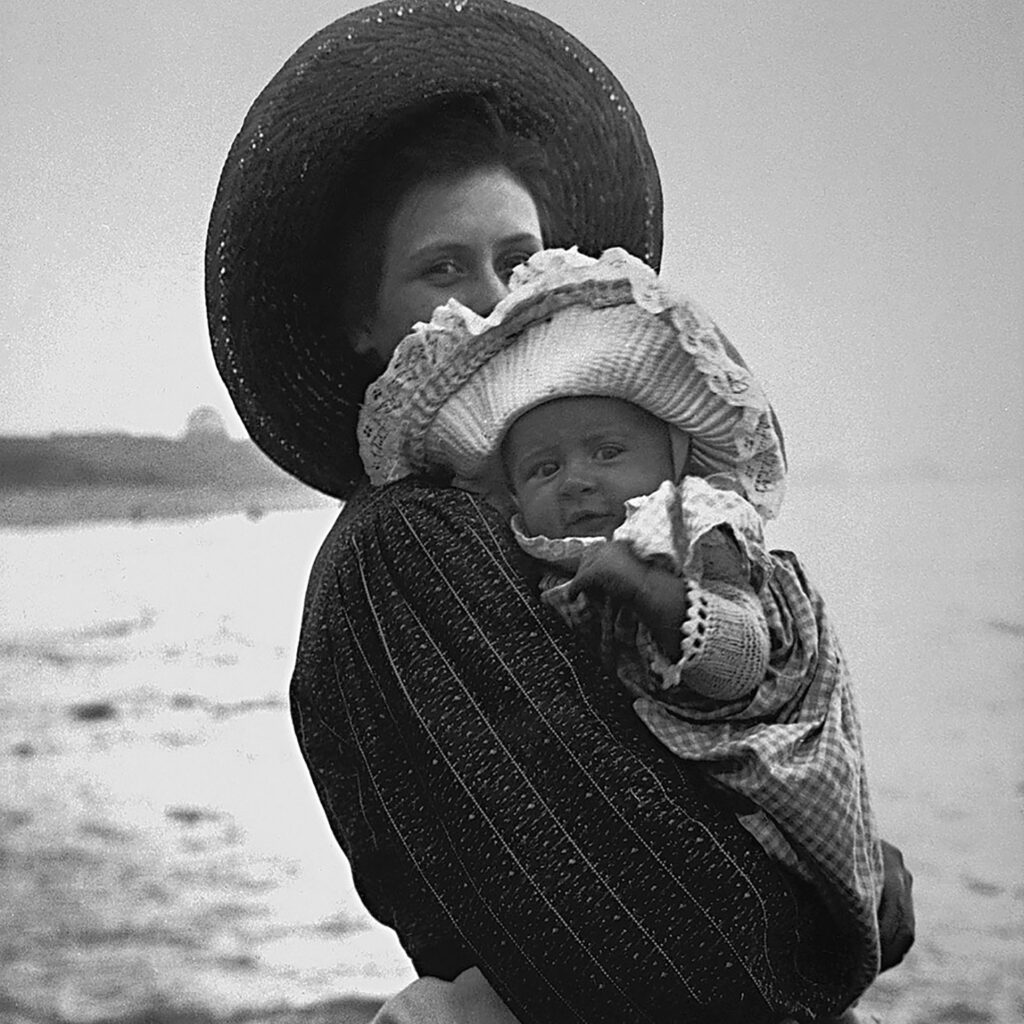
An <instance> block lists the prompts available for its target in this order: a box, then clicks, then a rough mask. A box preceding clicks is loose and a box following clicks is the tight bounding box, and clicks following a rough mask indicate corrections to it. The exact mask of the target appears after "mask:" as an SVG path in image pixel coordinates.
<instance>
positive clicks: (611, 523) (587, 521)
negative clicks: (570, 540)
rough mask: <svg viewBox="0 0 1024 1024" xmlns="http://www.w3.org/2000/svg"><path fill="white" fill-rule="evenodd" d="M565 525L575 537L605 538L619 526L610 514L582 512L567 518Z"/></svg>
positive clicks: (574, 513)
mask: <svg viewBox="0 0 1024 1024" xmlns="http://www.w3.org/2000/svg"><path fill="white" fill-rule="evenodd" d="M565 525H566V529H567V531H568V533H569V534H570V535H571V536H574V537H599V536H601V537H603V536H610V535H611V532H612V531H613V530H614V529H615V527H616V526H618V525H619V524H618V522H616V517H615V516H613V515H612V514H611V513H609V512H591V511H581V512H573V513H572V514H571V515H569V516H566V519H565Z"/></svg>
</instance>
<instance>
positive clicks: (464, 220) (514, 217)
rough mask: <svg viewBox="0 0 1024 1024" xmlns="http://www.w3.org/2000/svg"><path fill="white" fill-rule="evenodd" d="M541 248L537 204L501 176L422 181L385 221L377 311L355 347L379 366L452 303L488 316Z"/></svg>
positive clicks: (487, 173)
mask: <svg viewBox="0 0 1024 1024" xmlns="http://www.w3.org/2000/svg"><path fill="white" fill-rule="evenodd" d="M541 248H543V242H542V239H541V229H540V220H539V218H538V215H537V205H536V203H535V202H534V201H533V197H532V196H531V195H530V193H529V192H527V191H526V189H525V188H523V186H522V185H520V184H519V182H518V181H516V180H515V178H513V177H512V175H511V174H509V173H508V172H507V171H505V170H502V169H487V170H478V171H472V172H470V173H469V174H468V175H466V176H464V177H459V178H444V179H437V180H431V181H426V182H423V183H422V184H421V185H418V186H416V187H415V188H414V189H413V190H412V191H411V192H409V194H408V195H406V196H405V197H404V198H403V199H402V201H401V203H399V205H398V208H397V210H396V211H395V215H394V217H393V218H392V220H391V224H390V225H389V228H388V234H387V239H386V242H385V248H384V260H383V265H382V270H381V279H380V286H379V288H378V290H377V305H376V312H375V313H374V315H373V318H372V320H371V322H370V323H368V324H367V325H366V326H365V327H364V328H363V329H361V330H360V331H359V332H358V333H357V334H356V336H355V337H354V338H353V342H352V344H353V348H355V350H356V351H357V352H359V353H362V354H364V355H370V356H371V357H372V356H376V357H377V358H378V359H379V360H380V365H381V366H382V367H383V366H385V365H386V364H387V361H388V360H389V359H390V358H391V354H392V352H394V350H395V347H396V346H397V345H398V343H399V341H401V340H402V338H404V337H405V335H406V334H408V333H409V329H410V328H411V327H412V325H413V324H414V323H417V322H418V321H421V320H429V319H430V317H431V314H432V313H433V312H434V310H435V309H436V308H437V307H438V306H441V305H443V304H444V303H446V302H447V301H448V300H449V299H450V298H456V299H458V300H459V302H461V303H463V305H466V306H469V307H470V309H472V310H473V311H474V312H476V313H479V314H481V315H486V314H487V313H489V312H490V311H491V310H492V309H493V308H494V306H495V305H496V304H497V302H498V300H499V299H501V298H503V297H504V296H505V295H506V294H507V293H508V279H509V275H510V274H511V273H512V270H513V269H514V268H515V267H516V266H518V265H519V264H520V263H524V262H525V261H526V260H527V259H528V258H529V257H530V256H531V255H533V253H535V252H538V251H539V250H540V249H541Z"/></svg>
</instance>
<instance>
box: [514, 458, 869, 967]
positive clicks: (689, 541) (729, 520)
mask: <svg viewBox="0 0 1024 1024" xmlns="http://www.w3.org/2000/svg"><path fill="white" fill-rule="evenodd" d="M519 522H520V520H516V521H515V524H514V532H515V535H516V540H517V541H518V543H519V545H520V547H522V548H523V549H524V550H525V551H527V552H528V553H529V554H532V555H533V556H534V557H544V556H545V554H546V555H547V556H548V558H549V560H550V561H551V562H552V563H553V564H555V565H559V566H561V567H562V568H563V569H565V568H566V567H567V566H570V565H571V564H572V562H573V557H575V560H576V561H577V562H578V560H579V554H580V552H581V551H582V550H583V549H584V548H586V547H588V546H591V545H593V544H601V543H604V541H603V539H602V538H560V539H559V540H557V541H551V540H549V539H548V538H544V537H540V538H538V537H532V538H531V537H526V536H525V535H524V534H523V533H522V531H521V529H519V528H518V524H519ZM723 525H728V526H729V528H730V531H731V533H732V535H733V536H734V537H735V538H736V539H737V540H738V541H739V543H740V547H741V549H742V552H743V558H741V557H740V549H739V548H737V547H736V546H735V545H733V544H722V543H717V542H716V541H721V540H722V539H723V538H722V533H721V529H720V528H721V527H722V526H723ZM614 538H615V539H616V540H626V541H628V542H629V543H630V545H631V546H632V547H633V550H634V551H636V552H637V554H638V555H640V556H641V557H644V558H647V559H662V560H663V561H665V562H666V563H668V564H670V565H672V566H673V568H674V569H675V571H677V572H679V573H680V575H682V574H684V573H685V574H686V575H687V577H688V578H689V579H691V580H693V581H694V583H696V584H697V587H698V592H699V593H700V594H701V595H702V596H704V598H705V601H708V600H710V599H711V598H715V599H717V604H718V606H719V607H720V608H721V609H722V614H721V615H720V616H718V619H717V621H716V622H715V623H714V625H715V629H714V630H712V631H709V632H708V634H707V637H706V644H705V647H704V650H703V651H702V652H701V653H700V657H699V658H694V657H693V653H692V650H688V648H687V641H688V640H689V639H690V637H689V636H688V630H691V629H692V622H691V621H690V618H689V617H688V620H687V621H686V622H685V623H684V624H683V634H684V643H683V649H684V657H683V659H682V661H681V662H679V663H676V664H674V665H673V664H672V663H670V662H669V661H668V659H666V658H665V657H664V655H662V654H661V653H660V651H659V650H658V648H657V645H656V644H655V642H654V641H653V639H652V638H651V637H650V636H649V634H648V633H647V632H646V630H644V628H643V627H642V626H640V627H639V628H638V627H637V624H636V621H635V619H634V618H633V617H632V616H631V615H629V614H628V613H627V614H622V613H620V614H619V615H617V616H615V617H614V618H608V617H606V618H605V634H606V635H605V637H604V638H603V642H602V646H603V648H604V650H605V651H606V652H608V654H609V655H610V656H611V657H612V659H613V660H614V663H615V669H616V671H617V673H618V675H619V677H620V680H621V681H622V682H623V683H624V684H625V686H626V687H627V689H628V690H629V691H630V692H631V693H638V692H642V691H646V695H645V696H644V695H642V696H640V697H639V699H638V700H637V701H636V704H635V707H636V710H637V713H638V714H639V715H640V717H641V718H642V719H643V721H644V722H645V723H646V724H647V727H648V728H649V729H650V730H651V732H652V733H653V734H654V735H655V736H657V737H658V739H659V740H661V742H662V743H664V744H665V746H666V747H667V748H668V749H669V750H671V751H672V752H673V753H674V754H676V755H678V756H679V757H682V758H685V759H687V760H689V761H695V762H698V763H700V765H701V767H702V768H704V769H705V770H706V771H707V772H708V773H709V774H710V775H711V777H712V778H713V779H714V780H715V781H716V782H717V783H719V784H721V785H723V786H725V787H726V788H728V789H729V790H731V791H733V792H735V793H739V794H741V795H742V796H743V797H746V798H748V799H749V800H751V801H753V803H754V804H755V805H756V808H757V810H756V811H752V812H748V813H744V814H742V815H741V822H742V824H743V825H744V827H746V828H747V829H748V830H749V831H750V832H751V833H752V834H753V835H754V836H755V837H756V838H757V839H758V840H759V841H760V842H761V843H762V845H763V846H764V847H765V849H766V850H767V851H768V852H769V853H771V854H772V855H773V856H775V857H777V858H778V859H779V860H780V861H781V862H782V863H784V864H786V865H787V866H788V867H790V868H791V869H793V870H795V871H797V873H799V874H800V875H801V877H804V878H806V879H807V880H808V881H810V882H811V883H812V884H815V885H816V886H817V887H818V888H819V890H820V891H821V893H822V894H823V895H824V897H825V899H826V900H827V902H828V905H829V906H830V907H831V908H832V909H833V912H834V913H835V915H836V919H837V920H838V921H839V923H840V926H841V927H842V928H843V930H844V931H845V932H846V933H848V934H850V935H851V936H852V937H853V939H854V941H855V943H856V946H857V949H858V950H859V951H860V955H861V956H862V957H863V958H864V964H865V967H866V969H870V970H872V971H873V972H875V973H877V970H878V958H879V936H878V923H877V907H878V901H879V898H880V896H881V884H882V862H881V848H880V846H879V844H878V841H877V837H876V834H875V827H874V821H873V818H872V813H871V807H870V802H869V800H868V791H867V785H866V780H865V773H864V763H863V755H862V750H861V737H860V725H859V722H858V718H857V714H856V709H855V707H854V703H853V693H852V688H851V681H850V676H849V673H848V671H847V668H846V662H845V660H844V659H843V657H842V653H841V651H840V647H839V641H838V638H837V637H836V635H835V631H834V630H833V628H832V626H831V623H830V621H829V619H828V617H827V615H826V613H825V609H824V604H823V603H822V600H821V598H820V596H819V595H818V593H817V592H816V591H815V590H814V589H813V588H812V587H811V585H810V583H809V582H808V580H807V578H806V576H805V575H804V573H803V570H802V569H801V567H800V566H799V563H798V562H797V561H796V557H795V556H793V555H791V554H786V555H785V556H783V557H782V558H781V559H780V558H779V557H776V558H775V559H773V560H770V559H769V558H768V556H767V553H766V551H765V548H764V546H763V536H762V531H761V527H760V520H759V519H758V517H757V515H756V513H755V512H754V510H753V508H752V507H751V506H750V505H749V504H748V503H747V502H745V501H744V500H743V499H742V498H740V497H739V496H738V495H736V494H734V493H732V492H731V491H722V490H719V489H717V488H715V487H713V486H711V485H710V484H709V483H708V482H707V481H705V480H703V479H700V478H694V477H686V478H684V479H683V480H682V481H681V482H680V484H678V485H674V484H672V483H669V482H666V483H664V484H662V486H661V487H660V488H659V489H658V491H656V492H654V493H653V494H650V495H646V496H642V497H639V498H635V499H632V500H631V501H630V502H628V503H627V518H626V520H625V522H624V523H623V524H622V526H620V527H619V528H618V529H617V530H616V531H615V534H614ZM766 569H767V572H766ZM751 574H753V577H754V578H755V579H756V580H757V581H758V582H760V581H761V579H762V578H763V577H764V576H765V575H767V582H766V584H765V585H764V586H762V587H761V588H760V593H761V599H760V601H759V602H757V601H756V599H755V595H754V593H753V590H752V588H751ZM744 577H746V579H744ZM741 583H745V584H746V586H745V587H742V588H741V587H740V586H738V585H739V584H741ZM751 605H755V607H751ZM627 612H628V610H627ZM765 625H767V636H766V637H765V639H764V641H763V643H761V642H758V640H759V635H758V634H759V632H760V630H761V629H764V628H765ZM766 652H767V654H768V658H767V659H766V657H765V654H766ZM766 660H767V661H768V672H767V677H765V674H764V667H765V661H766ZM725 668H731V670H732V671H733V672H735V673H736V675H737V677H738V679H739V680H740V681H741V685H738V686H737V687H735V688H734V689H733V690H732V693H733V694H734V695H735V696H736V699H733V700H729V701H724V700H718V701H716V702H715V703H714V704H713V705H710V706H709V703H708V701H707V700H706V699H702V698H706V697H708V696H715V695H716V694H714V692H713V690H712V687H711V686H709V683H710V684H712V685H714V684H715V683H716V678H715V677H716V676H717V675H720V674H721V672H722V670H723V669H725ZM752 669H753V671H754V672H756V673H757V679H758V680H763V681H762V682H761V684H760V685H759V686H756V687H755V686H753V685H750V684H748V680H751V679H752V675H751V670H752ZM724 691H725V688H724V687H721V686H719V690H718V693H719V694H721V693H723V692H724Z"/></svg>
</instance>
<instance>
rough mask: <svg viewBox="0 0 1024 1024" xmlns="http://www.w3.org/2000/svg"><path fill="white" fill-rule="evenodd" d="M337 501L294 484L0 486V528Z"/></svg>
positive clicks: (254, 514) (256, 512)
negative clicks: (261, 485) (227, 485)
mask: <svg viewBox="0 0 1024 1024" xmlns="http://www.w3.org/2000/svg"><path fill="white" fill-rule="evenodd" d="M339 504H340V503H339V502H338V500H337V499H336V498H331V497H329V496H328V495H326V494H321V493H320V492H319V491H314V490H313V489H312V488H308V487H304V486H302V485H299V484H295V485H286V486H281V487H265V486H263V487H246V488H237V487H232V488H227V487H224V486H219V485H204V486H195V487H177V486H161V485H144V486H139V485H137V484H132V485H125V484H111V485H90V486H84V487H83V486H71V487H63V486H53V487H36V488H12V489H0V531H4V530H26V529H29V530H31V529H47V528H51V527H74V526H79V525H87V524H89V525H91V524H95V523H103V522H107V523H110V522H123V523H147V522H158V521H162V520H174V519H206V518H210V517H212V516H221V515H236V514H239V513H243V514H244V515H246V516H247V517H248V518H249V519H252V520H258V519H261V518H262V517H263V516H264V515H266V514H268V513H270V512H290V511H302V510H308V509H319V508H328V507H330V506H332V505H335V506H337V505H339Z"/></svg>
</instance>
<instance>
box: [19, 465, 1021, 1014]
mask: <svg viewBox="0 0 1024 1024" xmlns="http://www.w3.org/2000/svg"><path fill="white" fill-rule="evenodd" d="M1022 499H1024V495H1022V489H1021V487H1020V485H1018V484H1016V483H1014V484H1012V485H1011V484H1008V483H997V484H992V485H985V486H984V487H979V486H967V485H957V484H950V483H943V482H936V481H933V482H917V483H913V484H910V485H907V484H903V483H893V482H884V481H876V482H874V483H870V484H863V483H862V484H859V485H857V486H854V485H852V484H851V483H846V484H835V485H831V486H825V485H816V486H807V487H802V488H799V487H794V488H793V491H792V492H791V497H790V498H789V499H788V501H789V505H788V507H787V510H786V514H785V517H784V522H783V523H782V524H780V525H779V526H778V527H777V528H773V530H772V533H771V534H770V539H771V540H772V542H773V544H774V545H775V546H778V547H792V548H794V549H796V550H798V551H800V552H801V554H802V555H803V557H804V559H805V561H806V563H807V564H808V566H809V567H810V569H811V571H812V573H813V574H814V575H815V577H816V578H817V579H818V581H819V583H820V584H821V587H822V590H823V591H824V593H825V595H826V598H827V599H828V600H829V601H830V604H831V606H832V609H833V612H834V614H835V616H836V618H837V619H838V621H839V625H840V629H841V633H842V636H843V638H844V643H845V647H846V650H847V654H848V656H849V659H850V661H851V663H852V665H853V668H854V672H855V678H856V681H857V686H858V693H859V697H860V707H861V712H862V717H863V722H864V730H865V735H866V743H867V748H868V756H869V764H870V770H871V777H872V781H873V788H874V794H875V801H876V810H877V813H878V817H879V819H880V822H881V826H882V831H883V833H884V834H885V835H886V836H887V837H889V838H891V839H892V840H893V841H894V842H896V843H897V844H898V845H900V846H901V847H902V848H903V850H904V851H905V854H906V857H907V861H908V863H909V864H910V866H911V868H912V870H913V871H914V873H915V878H916V882H915V886H916V889H915V892H916V897H917V913H918V941H917V944H916V946H915V948H914V950H913V951H912V953H911V954H910V956H909V957H908V959H907V961H906V963H905V964H904V965H902V966H901V967H900V968H898V969H896V970H894V971H892V972H890V973H888V974H886V975H884V976H883V977H882V978H880V979H879V981H878V982H877V983H876V985H875V986H874V987H873V988H872V990H871V991H870V992H869V993H868V995H867V996H866V997H865V999H864V1001H863V1005H864V1007H865V1008H867V1009H870V1010H872V1011H873V1012H876V1013H878V1014H879V1015H880V1016H881V1017H882V1019H883V1020H884V1021H886V1022H887V1024H925V1022H928V1024H933V1022H949V1024H957V1022H962V1024H987V1022H992V1024H1011V1022H1015V1021H1018V1020H1021V1019H1024V984H1022V981H1021V979H1022V978H1024V872H1022V870H1021V865H1022V861H1024V857H1022V854H1024V824H1022V813H1021V811H1022V802H1024V754H1022V745H1021V743H1020V735H1021V734H1022V731H1024V687H1022V686H1021V683H1022V681H1024V588H1022V586H1021V582H1022V580H1024V531H1022V530H1021V529H1020V527H1021V525H1022V520H1021V509H1022V507H1024V500H1022ZM333 516H334V511H333V510H332V509H329V508H328V509H317V510H309V511H280V512H269V513H267V514H266V515H263V516H261V517H259V518H247V517H246V516H245V515H244V514H233V515H222V516H215V517H210V518H204V519H193V520H184V519H181V520H174V521H143V522H117V523H90V524H84V525H79V526H64V527H54V526H52V525H51V526H40V527H34V528H30V527H24V526H22V527H18V528H11V527H8V528H7V529H5V530H3V531H0V575H2V580H0V582H2V586H0V824H2V829H0V902H2V905H3V907H4V913H3V916H2V919H0V1020H3V1021H10V1022H16V1024H44V1022H45V1024H58V1022H59V1024H97V1022H100V1021H103V1022H122V1024H126V1022H136V1021H138V1022H141V1021H151V1022H161V1021H162V1022H171V1021H174V1022H183V1021H196V1022H202V1024H206V1022H223V1021H237V1022H241V1021H280V1022H289V1024H291V1022H299V1021H301V1022H306V1024H309V1022H320V1021H327V1020H331V1021H353V1022H354V1021H357V1020H365V1019H368V1017H369V1016H370V1015H371V1014H372V1009H373V1007H374V1006H375V1005H376V1003H377V1002H378V1001H379V1000H380V999H381V998H383V997H384V996H386V995H387V994H388V993H390V992H393V991H395V990H397V989H398V988H400V987H401V986H402V985H403V984H405V983H406V982H407V981H408V980H410V979H411V978H412V977H413V975H412V972H411V969H410V967H409V965H408V962H407V960H406V959H405V957H404V955H403V954H402V952H401V949H400V948H399V946H398V943H397V941H396V940H395V938H394V936H393V935H392V934H391V933H390V932H388V931H387V930H385V929H383V928H381V927H379V926H378V925H376V924H375V923H374V922H373V921H372V920H371V919H370V918H369V917H368V916H367V914H366V913H365V911H364V910H363V909H362V907H361V905H360V904H359V901H358V899H357V897H356V896H355V893H354V892H353V890H352V886H351V881H350V879H349V875H348V870H347V867H346V865H345V862H344V859H343V858H342V857H341V855H340V853H339V852H338V850H337V848H336V846H335V844H334V842H333V839H332V837H331V836H330V835H329V833H328V830H327V828H326V825H325V823H324V820H323V815H322V812H321V810H320V808H319V805H318V803H317V801H316V799H315V796H314V795H313V793H312V789H311V786H310V784H309V782H308V778H307V776H306V774H305V771H304V769H303V766H302V765H301V763H300V760H299V757H298V753H297V749H296V746H295V742H294V739H293V737H292V734H291V729H290V724H289V721H288V714H287V704H286V692H287V683H288V677H289V673H290V669H291V662H292V657H293V653H294V645H295V638H296V635H297V630H298V622H299V612H300V605H301V596H302V591H303V587H304V584H305V577H306V574H307V572H308V567H309V564H310V562H311V560H312V558H313V555H314V553H315V550H316V548H317V546H318V544H319V542H320V539H321V538H322V536H323V535H324V533H325V532H326V530H327V528H328V526H329V524H330V522H331V521H332V519H333Z"/></svg>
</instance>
